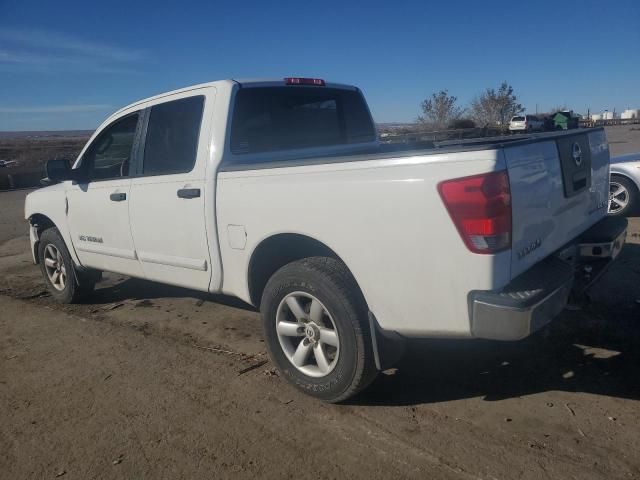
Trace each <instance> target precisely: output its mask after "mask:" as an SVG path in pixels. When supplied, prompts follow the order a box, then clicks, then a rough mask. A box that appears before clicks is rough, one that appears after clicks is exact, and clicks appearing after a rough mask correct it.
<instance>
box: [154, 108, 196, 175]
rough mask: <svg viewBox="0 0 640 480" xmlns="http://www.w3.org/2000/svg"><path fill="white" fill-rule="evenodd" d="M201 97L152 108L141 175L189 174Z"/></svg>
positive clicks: (193, 157) (194, 158)
mask: <svg viewBox="0 0 640 480" xmlns="http://www.w3.org/2000/svg"><path fill="white" fill-rule="evenodd" d="M203 105H204V97H203V96H198V97H189V98H185V99H182V100H174V101H173V102H167V103H161V104H160V105H155V106H154V107H151V114H150V116H149V125H148V127H147V140H146V143H145V147H144V161H143V164H142V173H143V174H145V175H162V174H167V173H184V172H189V171H191V169H192V168H193V165H194V164H195V162H196V153H197V150H198V135H199V133H200V121H201V120H202V108H203Z"/></svg>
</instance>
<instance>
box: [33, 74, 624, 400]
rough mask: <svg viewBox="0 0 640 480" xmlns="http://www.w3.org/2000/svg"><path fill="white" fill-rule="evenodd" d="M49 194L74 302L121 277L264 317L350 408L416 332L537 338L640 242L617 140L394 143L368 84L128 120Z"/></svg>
mask: <svg viewBox="0 0 640 480" xmlns="http://www.w3.org/2000/svg"><path fill="white" fill-rule="evenodd" d="M47 173H48V178H49V182H50V183H52V185H50V186H48V187H46V188H42V189H40V190H37V191H35V192H33V193H30V194H29V195H28V197H27V200H26V206H25V210H26V212H25V215H26V218H27V219H28V220H29V222H30V225H31V229H30V231H31V244H32V251H33V258H34V261H35V262H36V263H39V264H40V266H41V269H42V273H43V276H44V279H45V281H46V283H47V285H48V288H49V290H50V291H51V293H52V295H53V296H54V297H55V298H56V299H58V300H59V301H61V302H75V301H77V300H78V299H80V298H81V295H83V294H86V293H88V292H90V291H91V290H92V289H93V287H94V285H95V283H96V282H97V281H98V280H99V278H100V273H101V272H102V271H110V272H118V273H121V274H126V275H130V276H133V277H139V278H145V279H149V280H152V281H156V282H162V283H166V284H171V285H178V286H182V287H187V288H190V289H195V290H199V291H203V292H211V293H224V294H228V295H234V296H237V297H239V298H241V299H243V300H245V301H246V302H248V303H250V304H252V305H254V306H256V307H259V308H260V311H261V314H262V319H263V324H264V335H265V340H266V344H267V346H268V349H269V352H270V355H271V358H272V360H273V362H274V363H275V364H276V366H277V367H278V368H279V369H280V371H281V372H282V374H283V376H284V377H286V378H287V379H288V380H289V381H290V382H291V383H293V384H294V385H295V386H296V387H298V388H299V389H301V390H302V391H304V392H307V393H309V394H311V395H314V396H316V397H318V398H320V399H323V400H326V401H332V402H337V401H341V400H344V399H346V398H348V397H350V396H352V395H354V394H355V393H357V392H358V391H360V390H362V389H363V388H364V387H366V386H367V385H368V384H369V383H370V382H371V381H372V380H373V378H374V377H375V375H376V373H377V371H378V370H380V369H384V368H387V367H388V366H390V365H392V364H393V362H394V361H396V360H397V359H398V357H399V355H400V353H401V351H402V346H403V345H404V343H405V340H406V339H407V338H412V337H449V338H473V337H475V338H487V339H497V340H518V339H521V338H523V337H526V336H527V335H529V334H531V333H532V332H534V331H536V330H538V329H540V328H541V327H542V326H543V325H545V324H546V323H548V322H549V321H550V320H551V319H552V318H553V317H554V316H556V315H557V314H558V313H559V312H560V311H562V310H563V308H564V307H565V305H566V304H567V302H568V301H569V300H568V299H569V298H570V296H571V295H577V294H579V293H580V292H581V291H583V290H584V289H585V288H586V287H587V286H589V285H590V284H591V283H592V282H593V281H594V280H595V279H596V278H597V277H598V276H599V274H600V272H602V271H604V268H605V267H606V266H607V265H608V264H609V263H610V262H611V261H612V260H613V259H614V258H615V256H616V255H617V254H618V252H619V251H620V249H621V248H622V245H623V244H624V241H625V235H626V226H627V224H626V220H624V219H620V218H617V217H610V218H608V219H607V218H605V217H606V215H607V203H608V191H609V150H608V146H607V142H606V138H605V134H604V132H603V130H602V129H589V130H574V131H571V132H567V133H551V134H547V135H530V136H524V137H523V136H520V137H517V138H516V137H502V138H498V139H480V140H476V141H466V142H459V143H451V144H443V145H439V146H438V147H434V146H429V147H425V146H422V147H421V148H418V146H413V147H412V146H410V145H402V146H393V145H380V144H379V143H378V139H377V134H376V130H375V126H374V123H373V121H372V118H371V115H370V113H369V109H368V107H367V104H366V102H365V100H364V98H363V96H362V94H361V92H360V90H358V89H357V88H355V87H352V86H348V85H340V84H334V83H326V82H324V81H323V80H320V79H306V78H286V79H284V80H280V81H241V80H238V81H235V80H224V81H217V82H212V83H207V84H203V85H197V86H194V87H190V88H185V89H182V90H177V91H174V92H170V93H167V94H164V95H158V96H156V97H152V98H149V99H146V100H143V101H140V102H137V103H134V104H132V105H129V106H127V107H125V108H123V109H121V110H119V111H117V112H116V113H114V114H113V115H111V116H110V117H109V118H108V119H107V120H106V121H105V122H104V123H103V124H102V125H101V126H100V127H99V128H98V129H97V131H96V132H95V133H94V135H93V136H92V137H91V139H90V140H89V142H88V143H87V145H86V146H85V147H84V149H83V150H82V152H81V153H80V155H79V156H78V158H77V160H76V161H75V163H74V164H73V166H71V165H70V164H69V162H65V161H61V160H52V161H50V162H49V163H48V164H47Z"/></svg>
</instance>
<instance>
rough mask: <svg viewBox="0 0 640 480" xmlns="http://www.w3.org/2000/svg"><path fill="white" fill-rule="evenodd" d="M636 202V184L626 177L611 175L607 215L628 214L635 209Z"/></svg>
mask: <svg viewBox="0 0 640 480" xmlns="http://www.w3.org/2000/svg"><path fill="white" fill-rule="evenodd" d="M637 202H638V191H637V189H636V186H635V185H634V184H633V183H632V182H631V181H630V180H629V179H628V178H625V177H622V176H620V175H611V179H610V180H609V215H622V216H626V215H629V214H631V213H633V212H634V211H635V210H636V208H637V205H638V203H637Z"/></svg>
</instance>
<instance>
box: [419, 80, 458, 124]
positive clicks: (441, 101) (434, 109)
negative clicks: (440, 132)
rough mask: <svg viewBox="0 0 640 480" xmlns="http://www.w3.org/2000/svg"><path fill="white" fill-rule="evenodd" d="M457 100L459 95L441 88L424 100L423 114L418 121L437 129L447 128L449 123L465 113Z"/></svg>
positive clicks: (422, 105)
mask: <svg viewBox="0 0 640 480" xmlns="http://www.w3.org/2000/svg"><path fill="white" fill-rule="evenodd" d="M457 102H458V97H455V96H453V95H449V91H448V90H440V91H439V92H438V93H434V94H432V95H431V97H430V98H427V99H425V100H424V101H423V102H422V104H421V105H420V107H421V109H422V115H421V116H419V117H418V121H419V122H421V123H423V124H427V125H429V126H430V127H433V128H436V129H443V128H447V125H449V124H450V123H451V122H453V121H454V120H457V119H458V118H460V117H461V116H462V114H463V113H464V109H463V108H461V107H458V105H457Z"/></svg>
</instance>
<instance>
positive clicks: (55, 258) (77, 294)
mask: <svg viewBox="0 0 640 480" xmlns="http://www.w3.org/2000/svg"><path fill="white" fill-rule="evenodd" d="M38 260H39V262H40V269H41V270H42V276H43V277H44V280H45V283H46V284H47V289H48V290H49V292H50V293H51V296H52V297H53V298H54V299H56V300H57V301H58V302H60V303H77V302H79V301H80V300H81V299H82V298H84V297H85V296H86V295H88V294H89V293H91V291H93V288H94V286H95V282H96V281H97V280H98V279H99V272H92V273H89V272H82V273H80V274H78V273H77V272H76V270H75V267H74V265H73V261H72V260H71V255H69V250H68V249H67V246H66V245H65V243H64V240H63V239H62V236H61V235H60V232H59V231H58V229H57V228H49V229H47V230H45V231H44V232H42V235H41V236H40V241H39V245H38ZM79 278H80V279H81V283H79V282H78V279H79Z"/></svg>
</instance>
